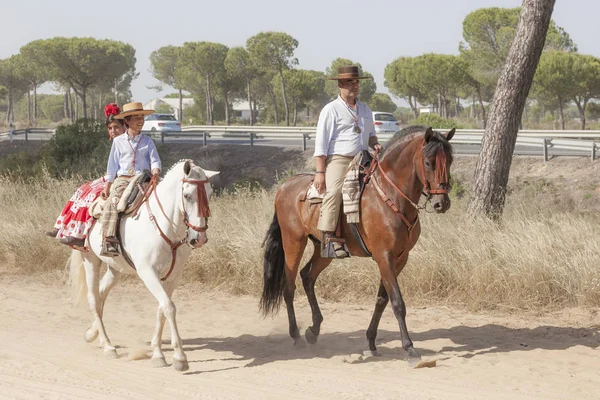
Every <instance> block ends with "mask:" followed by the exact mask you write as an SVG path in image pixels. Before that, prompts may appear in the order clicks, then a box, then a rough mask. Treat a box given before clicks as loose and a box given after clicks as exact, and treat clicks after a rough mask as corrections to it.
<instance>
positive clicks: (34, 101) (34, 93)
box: [33, 84, 38, 126]
mask: <svg viewBox="0 0 600 400" xmlns="http://www.w3.org/2000/svg"><path fill="white" fill-rule="evenodd" d="M37 119H38V105H37V84H35V85H33V124H34V126H37Z"/></svg>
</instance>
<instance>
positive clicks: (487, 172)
mask: <svg viewBox="0 0 600 400" xmlns="http://www.w3.org/2000/svg"><path fill="white" fill-rule="evenodd" d="M554 3H555V0H523V4H522V7H521V16H520V18H519V23H518V25H517V30H516V32H515V38H514V41H513V43H512V45H511V47H510V51H509V53H508V58H507V61H506V64H505V65H504V69H503V71H502V74H501V75H500V79H499V80H498V85H497V87H496V92H495V94H494V99H493V101H492V105H491V110H490V119H489V123H488V127H487V129H486V131H485V134H484V136H483V140H482V144H481V152H480V154H479V158H478V160H477V165H476V167H475V176H474V179H473V182H474V183H473V190H472V194H471V200H470V202H469V206H468V209H467V211H468V213H469V215H470V216H471V217H475V216H485V217H488V218H491V219H493V220H499V219H500V217H501V216H502V212H503V210H504V204H505V200H506V189H507V188H506V186H507V183H508V175H509V172H510V164H511V161H512V156H513V152H514V148H515V143H516V140H517V133H518V129H519V123H520V122H521V116H522V114H523V107H524V105H525V101H526V100H527V95H528V94H529V89H530V88H531V83H532V81H533V75H534V74H535V70H536V69H537V65H538V62H539V60H540V56H541V54H542V49H543V48H544V42H545V41H546V33H547V32H548V26H549V24H550V18H551V17H552V10H553V9H554Z"/></svg>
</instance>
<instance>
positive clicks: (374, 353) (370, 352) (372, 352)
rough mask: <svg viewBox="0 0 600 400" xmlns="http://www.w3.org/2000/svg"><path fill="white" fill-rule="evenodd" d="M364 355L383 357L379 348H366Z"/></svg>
mask: <svg viewBox="0 0 600 400" xmlns="http://www.w3.org/2000/svg"><path fill="white" fill-rule="evenodd" d="M363 357H381V354H380V353H379V352H378V351H377V350H365V351H363Z"/></svg>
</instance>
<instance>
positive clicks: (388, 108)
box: [368, 93, 397, 113]
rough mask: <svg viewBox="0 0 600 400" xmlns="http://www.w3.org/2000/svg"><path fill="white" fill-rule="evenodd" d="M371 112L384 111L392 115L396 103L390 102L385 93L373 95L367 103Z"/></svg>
mask: <svg viewBox="0 0 600 400" xmlns="http://www.w3.org/2000/svg"><path fill="white" fill-rule="evenodd" d="M368 105H369V108H371V110H372V111H384V112H389V113H393V112H394V111H396V108H397V106H396V103H394V102H393V101H392V99H391V98H390V96H389V95H388V94H387V93H375V94H374V95H373V97H371V101H369V103H368Z"/></svg>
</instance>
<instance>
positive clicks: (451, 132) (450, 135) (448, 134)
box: [446, 128, 456, 140]
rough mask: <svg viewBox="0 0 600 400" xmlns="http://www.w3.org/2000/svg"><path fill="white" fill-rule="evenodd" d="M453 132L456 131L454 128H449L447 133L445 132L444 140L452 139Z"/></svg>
mask: <svg viewBox="0 0 600 400" xmlns="http://www.w3.org/2000/svg"><path fill="white" fill-rule="evenodd" d="M455 132H456V128H452V129H450V131H449V132H448V133H446V140H450V139H452V137H453V136H454V133H455Z"/></svg>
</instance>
